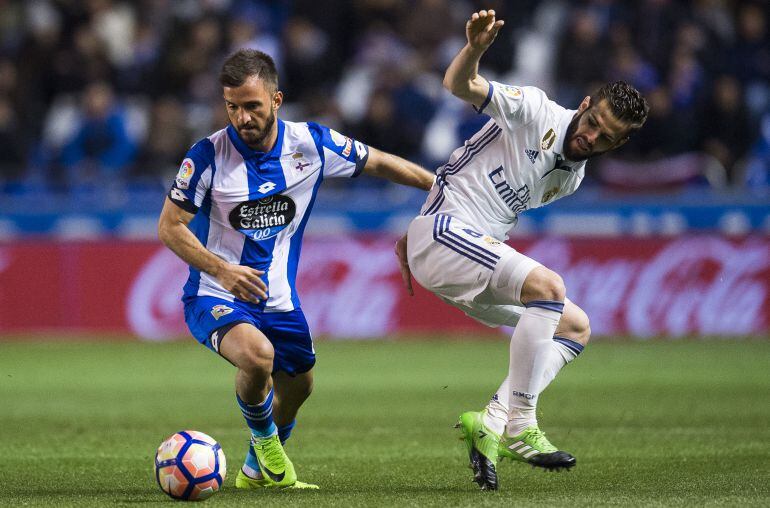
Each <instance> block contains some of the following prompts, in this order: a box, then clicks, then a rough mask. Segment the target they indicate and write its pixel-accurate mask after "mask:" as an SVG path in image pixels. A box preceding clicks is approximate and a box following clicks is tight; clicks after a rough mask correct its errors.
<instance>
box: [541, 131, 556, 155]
mask: <svg viewBox="0 0 770 508" xmlns="http://www.w3.org/2000/svg"><path fill="white" fill-rule="evenodd" d="M554 141H556V133H555V132H554V130H553V129H548V132H546V133H545V136H543V139H542V140H541V141H540V149H541V150H548V149H549V148H551V147H552V146H553V142H554Z"/></svg>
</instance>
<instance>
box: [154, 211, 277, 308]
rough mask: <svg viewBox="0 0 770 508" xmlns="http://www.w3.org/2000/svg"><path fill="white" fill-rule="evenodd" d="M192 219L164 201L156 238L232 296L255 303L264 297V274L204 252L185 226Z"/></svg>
mask: <svg viewBox="0 0 770 508" xmlns="http://www.w3.org/2000/svg"><path fill="white" fill-rule="evenodd" d="M193 217H195V215H194V214H192V213H190V212H187V211H185V210H182V209H181V208H180V207H178V206H177V205H175V204H174V203H173V202H172V201H171V200H170V199H169V198H166V201H165V203H163V210H162V211H161V212H160V219H159V220H158V238H160V241H161V242H163V243H164V244H165V245H166V247H168V248H169V249H171V250H172V251H173V252H174V254H176V255H177V256H179V257H180V258H182V260H184V262H185V263H187V264H188V265H190V266H194V267H195V268H197V269H198V270H201V271H203V272H206V273H208V274H209V275H211V276H212V277H215V278H216V279H217V280H218V281H219V283H220V284H222V287H223V288H225V289H226V290H227V291H229V292H230V293H232V294H233V295H234V296H235V297H237V298H239V299H241V300H248V301H251V302H254V303H259V300H260V299H265V298H267V286H265V283H264V282H263V281H262V279H260V277H259V276H260V275H262V274H264V273H265V272H262V271H260V270H255V269H253V268H251V267H248V266H241V265H234V264H232V263H228V262H227V261H225V260H223V259H222V258H220V257H219V256H217V255H215V254H214V253H212V252H211V251H209V250H208V249H206V247H204V246H203V244H202V243H201V242H200V241H199V240H198V239H197V238H196V237H195V235H194V234H193V233H192V231H190V229H189V228H188V227H187V225H188V224H189V223H190V221H191V220H192V219H193Z"/></svg>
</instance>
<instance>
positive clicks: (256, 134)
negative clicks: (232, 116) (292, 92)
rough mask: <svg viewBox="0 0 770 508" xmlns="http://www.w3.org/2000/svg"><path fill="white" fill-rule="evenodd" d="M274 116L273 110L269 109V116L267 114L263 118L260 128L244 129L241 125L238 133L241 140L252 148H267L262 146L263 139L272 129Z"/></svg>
mask: <svg viewBox="0 0 770 508" xmlns="http://www.w3.org/2000/svg"><path fill="white" fill-rule="evenodd" d="M275 118H276V117H275V110H273V109H271V110H270V116H268V117H267V119H266V120H265V126H264V127H263V128H262V129H258V128H251V129H244V128H243V127H241V128H239V129H238V133H239V134H240V135H241V139H242V140H243V142H244V143H246V145H247V146H248V147H249V148H251V149H253V150H257V149H260V148H265V149H267V147H263V144H264V142H265V139H267V137H268V136H269V135H270V132H271V131H272V130H273V125H275Z"/></svg>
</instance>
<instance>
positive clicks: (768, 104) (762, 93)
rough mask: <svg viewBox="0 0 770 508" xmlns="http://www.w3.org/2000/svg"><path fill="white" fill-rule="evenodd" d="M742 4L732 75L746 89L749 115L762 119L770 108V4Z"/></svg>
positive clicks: (732, 59)
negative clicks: (769, 9) (769, 26)
mask: <svg viewBox="0 0 770 508" xmlns="http://www.w3.org/2000/svg"><path fill="white" fill-rule="evenodd" d="M762 4H763V5H764V8H763V7H762V5H761V4H760V3H755V2H747V3H742V4H741V5H740V6H739V9H738V17H737V39H736V42H735V45H734V46H733V48H732V51H731V52H730V62H731V63H732V72H733V73H734V74H735V76H736V77H737V78H738V79H739V80H740V81H741V83H743V84H744V86H745V87H746V97H747V106H748V108H749V112H750V113H751V114H752V115H753V116H754V118H755V119H756V118H758V117H759V116H760V115H761V114H762V113H763V112H765V111H766V110H768V109H770V30H769V29H768V26H767V24H768V11H767V8H768V6H767V2H762Z"/></svg>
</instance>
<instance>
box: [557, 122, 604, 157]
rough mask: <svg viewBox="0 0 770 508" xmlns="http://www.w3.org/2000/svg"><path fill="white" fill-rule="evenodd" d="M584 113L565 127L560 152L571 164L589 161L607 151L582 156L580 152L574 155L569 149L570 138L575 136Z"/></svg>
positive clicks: (592, 152)
mask: <svg viewBox="0 0 770 508" xmlns="http://www.w3.org/2000/svg"><path fill="white" fill-rule="evenodd" d="M586 111H588V110H587V109H586V110H584V111H583V112H582V113H578V114H576V115H575V117H574V118H573V119H572V120H571V121H570V123H569V125H568V126H567V132H566V133H565V135H564V148H563V149H562V151H563V152H564V156H565V157H566V158H567V159H568V160H571V161H573V162H580V161H584V160H587V159H591V158H593V157H596V156H598V155H601V154H603V153H605V152H606V151H607V150H605V151H602V152H597V151H591V152H590V153H588V154H587V155H585V154H583V153H582V152H578V153H575V152H574V151H572V148H571V142H572V138H573V137H574V135H575V130H577V126H578V123H580V117H582V116H583V115H584V114H585V113H586ZM584 141H585V140H584ZM586 143H587V141H586Z"/></svg>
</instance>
